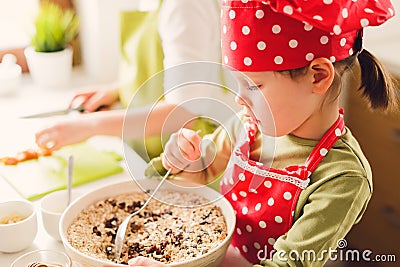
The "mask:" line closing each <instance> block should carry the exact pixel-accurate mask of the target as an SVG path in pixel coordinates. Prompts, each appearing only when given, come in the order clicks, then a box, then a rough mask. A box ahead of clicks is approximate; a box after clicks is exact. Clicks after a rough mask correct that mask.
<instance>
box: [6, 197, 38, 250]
mask: <svg viewBox="0 0 400 267" xmlns="http://www.w3.org/2000/svg"><path fill="white" fill-rule="evenodd" d="M36 233H37V216H36V210H35V207H34V206H33V204H32V203H31V202H29V201H26V200H12V201H6V202H2V203H0V236H1V238H0V252H7V253H11V252H17V251H20V250H23V249H25V248H27V247H29V246H30V245H31V244H32V242H33V240H34V239H35V237H36Z"/></svg>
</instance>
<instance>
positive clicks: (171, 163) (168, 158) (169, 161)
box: [162, 153, 187, 174]
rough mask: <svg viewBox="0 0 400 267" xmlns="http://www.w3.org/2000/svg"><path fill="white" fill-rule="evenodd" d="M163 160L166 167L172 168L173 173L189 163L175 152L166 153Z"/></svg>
mask: <svg viewBox="0 0 400 267" xmlns="http://www.w3.org/2000/svg"><path fill="white" fill-rule="evenodd" d="M162 162H163V166H164V168H165V169H167V170H168V169H170V168H172V171H171V173H172V174H175V173H178V172H180V171H181V170H183V169H184V168H185V166H186V165H187V164H186V163H185V162H183V161H182V160H181V159H180V158H179V156H178V157H177V156H175V155H174V154H173V153H167V154H166V153H164V154H163V157H162Z"/></svg>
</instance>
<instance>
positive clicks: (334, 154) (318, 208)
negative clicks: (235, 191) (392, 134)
mask: <svg viewBox="0 0 400 267" xmlns="http://www.w3.org/2000/svg"><path fill="white" fill-rule="evenodd" d="M240 127H241V126H240V120H237V119H236V120H232V121H230V122H229V123H227V124H226V125H225V129H227V131H228V132H229V133H228V132H226V131H225V130H224V129H223V128H222V127H220V128H218V129H217V130H216V131H215V132H214V133H213V134H212V135H210V136H208V137H207V138H210V139H212V141H213V142H214V144H215V149H216V157H215V159H214V161H213V162H212V164H211V165H210V166H209V167H208V168H207V169H206V170H205V171H203V172H198V173H189V172H183V173H181V174H179V178H180V179H189V180H192V181H196V182H198V181H207V183H210V182H212V180H213V179H215V177H220V176H221V174H222V173H223V172H224V170H225V168H226V165H227V163H228V160H229V157H230V151H231V149H232V144H234V143H235V141H236V138H237V137H236V133H237V132H238V130H239V128H240ZM228 137H229V138H228ZM317 143H318V141H314V140H306V139H301V138H298V137H295V136H293V135H286V136H283V137H278V138H271V137H265V136H262V135H261V134H258V136H257V137H256V141H255V142H254V143H253V144H252V145H251V153H250V158H252V159H256V160H258V159H260V158H261V160H260V161H262V162H263V163H266V162H270V163H271V162H272V164H271V167H274V168H284V167H286V166H289V165H295V164H297V165H302V164H304V163H305V161H306V159H307V157H308V156H309V155H310V153H311V151H312V150H313V148H314V147H315V146H316V145H317ZM271 145H273V146H274V149H272V150H271ZM271 151H274V153H273V154H271ZM213 184H214V185H217V184H219V181H216V182H214V183H213ZM371 194H372V173H371V169H370V166H369V164H368V161H367V159H366V158H365V156H364V155H363V153H362V151H361V148H360V146H359V144H358V142H357V141H356V139H355V138H354V137H353V135H352V134H351V132H350V130H349V129H348V128H346V132H345V134H344V135H343V136H342V137H341V138H340V139H339V140H338V141H337V142H336V143H335V145H334V146H333V147H332V149H331V150H330V151H329V153H328V154H327V155H326V156H325V158H324V159H323V160H322V161H321V163H320V164H319V166H318V167H317V168H316V169H315V171H314V172H313V173H312V175H311V176H310V184H309V186H308V187H307V188H306V189H304V190H303V191H302V192H301V194H300V196H299V199H298V202H297V206H296V209H295V214H294V222H293V225H292V227H291V229H290V230H289V231H288V232H287V233H286V234H284V235H282V236H281V237H279V238H278V239H277V240H276V242H275V244H274V250H275V251H277V252H276V253H275V254H274V255H273V257H272V258H271V259H267V260H263V261H261V262H260V263H253V264H261V265H262V266H271V267H278V266H279V267H283V266H291V267H292V266H312V267H319V266H323V265H324V264H325V262H326V261H327V260H328V259H329V254H328V251H329V250H334V249H336V248H337V242H338V241H339V240H340V239H342V238H344V237H345V236H346V234H347V233H348V232H349V231H350V229H351V228H352V226H353V225H354V224H356V223H358V222H359V221H360V219H361V217H362V215H363V214H364V212H365V209H366V207H367V204H368V202H369V200H370V198H371ZM265 201H267V200H265ZM249 246H252V244H249ZM291 251H292V252H291ZM293 251H294V252H293ZM306 251H312V252H311V253H315V257H313V255H312V256H310V257H309V256H307V253H306ZM278 252H279V253H278ZM295 252H297V253H298V254H299V255H305V257H300V258H299V259H297V260H296V259H295V257H294V256H295V254H294V253H295ZM289 254H290V255H292V256H289ZM258 266H260V265H258Z"/></svg>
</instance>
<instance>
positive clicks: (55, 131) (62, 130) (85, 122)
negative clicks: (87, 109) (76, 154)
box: [35, 115, 95, 151]
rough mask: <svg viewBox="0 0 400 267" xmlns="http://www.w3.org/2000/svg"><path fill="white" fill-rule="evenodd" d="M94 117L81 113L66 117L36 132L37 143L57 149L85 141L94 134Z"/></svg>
mask: <svg viewBox="0 0 400 267" xmlns="http://www.w3.org/2000/svg"><path fill="white" fill-rule="evenodd" d="M94 120H95V119H94V118H87V117H86V115H81V116H79V118H76V117H71V118H65V119H63V120H61V121H59V122H57V123H55V124H53V125H51V126H49V127H47V128H45V129H43V130H41V131H39V132H37V133H36V134H35V139H36V144H37V145H38V146H39V147H41V148H45V149H49V150H52V151H53V150H57V149H60V148H61V147H63V146H66V145H71V144H75V143H79V142H82V141H85V140H86V139H88V138H89V137H91V136H92V135H93V129H92V125H94V123H95V121H94Z"/></svg>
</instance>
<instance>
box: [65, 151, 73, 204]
mask: <svg viewBox="0 0 400 267" xmlns="http://www.w3.org/2000/svg"><path fill="white" fill-rule="evenodd" d="M73 171H74V157H73V156H72V155H71V156H69V158H68V186H67V190H68V201H67V206H68V205H69V204H70V203H71V191H72V177H73Z"/></svg>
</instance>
